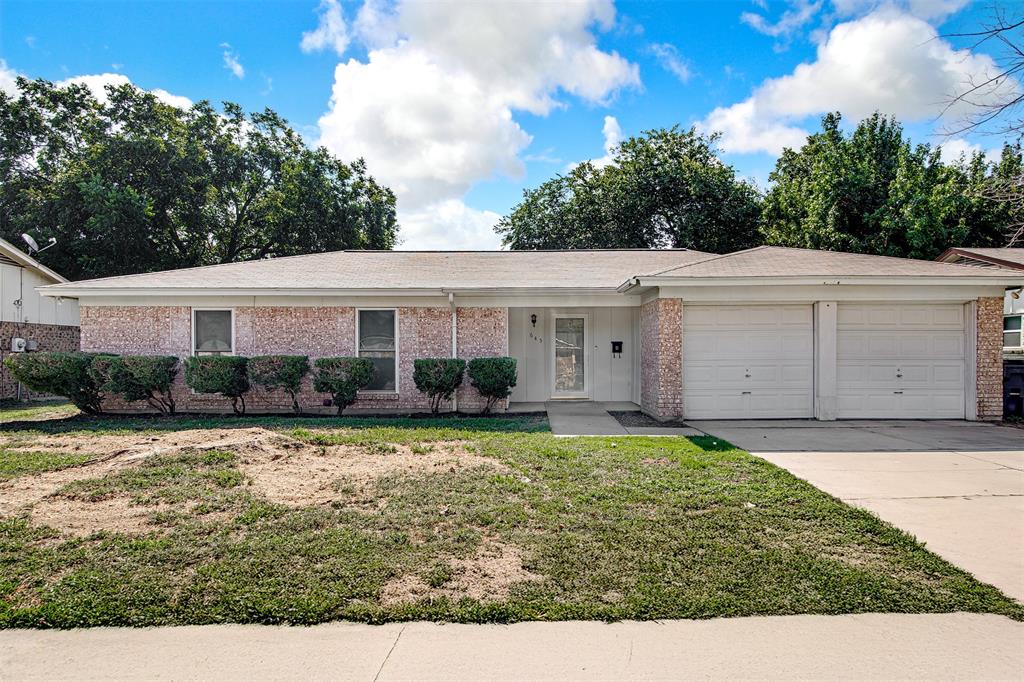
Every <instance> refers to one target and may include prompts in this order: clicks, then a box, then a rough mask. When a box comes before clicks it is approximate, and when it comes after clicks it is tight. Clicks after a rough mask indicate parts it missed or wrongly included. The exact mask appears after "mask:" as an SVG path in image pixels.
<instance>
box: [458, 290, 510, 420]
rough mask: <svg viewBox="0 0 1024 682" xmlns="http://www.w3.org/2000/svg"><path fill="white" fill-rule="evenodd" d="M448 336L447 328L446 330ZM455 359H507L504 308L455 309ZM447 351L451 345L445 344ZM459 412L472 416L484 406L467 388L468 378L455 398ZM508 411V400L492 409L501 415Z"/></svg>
mask: <svg viewBox="0 0 1024 682" xmlns="http://www.w3.org/2000/svg"><path fill="white" fill-rule="evenodd" d="M448 334H449V336H450V335H451V327H448ZM456 346H457V348H458V356H459V357H460V358H462V359H463V360H466V361H467V362H468V361H469V360H472V359H473V358H493V357H502V356H507V355H508V308H459V309H458V339H457V340H456ZM448 347H449V349H450V348H451V344H450V343H449V346H448ZM456 397H457V399H458V401H459V410H460V411H464V412H473V411H476V410H479V409H481V408H483V406H484V403H486V402H487V400H486V399H485V398H483V397H482V396H481V395H480V394H479V393H477V391H476V389H474V388H473V387H472V386H470V384H469V375H468V374H467V375H466V376H465V378H464V379H463V380H462V386H461V387H460V388H459V391H458V394H457V395H456ZM506 408H508V400H503V401H501V402H499V403H498V404H497V405H495V406H494V409H495V410H497V411H501V410H504V409H506Z"/></svg>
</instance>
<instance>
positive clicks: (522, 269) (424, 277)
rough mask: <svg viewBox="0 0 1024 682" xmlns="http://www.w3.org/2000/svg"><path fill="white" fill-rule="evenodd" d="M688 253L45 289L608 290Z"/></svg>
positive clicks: (557, 254) (273, 269) (459, 262)
mask: <svg viewBox="0 0 1024 682" xmlns="http://www.w3.org/2000/svg"><path fill="white" fill-rule="evenodd" d="M710 255H711V254H707V253H703V252H701V251H690V250H687V249H665V250H647V249H632V250H631V249H624V250H573V251H334V252H330V253H317V254H309V255H304V256H289V257H284V258H270V259H265V260H257V261H247V262H242V263H227V264H224V265H210V266H206V267H198V268H187V269H182V270H168V271H165V272H153V273H146V274H141V275H123V276H119V277H105V278H101V279H91V280H84V281H81V282H72V283H70V284H67V285H59V286H51V287H45V288H44V289H42V291H44V293H47V292H49V293H52V294H53V295H59V294H60V292H61V291H63V290H73V291H75V292H83V293H93V294H103V293H104V292H114V291H117V292H119V293H120V292H123V291H124V290H131V291H138V290H164V291H167V290H173V291H175V292H178V291H181V290H186V291H195V290H217V292H218V293H225V292H226V291H227V290H230V291H239V290H246V291H247V290H264V291H265V290H275V291H285V292H288V291H310V290H361V291H366V290H406V291H407V290H456V291H457V290H465V289H471V290H477V289H491V290H494V289H608V290H610V291H614V290H615V289H616V288H617V287H618V286H619V285H620V284H621V283H622V282H624V281H625V280H627V279H628V278H630V277H632V276H634V275H637V274H639V273H642V272H653V271H656V270H663V269H665V268H668V267H672V266H676V265H681V264H684V263H689V262H692V261H695V260H701V259H704V258H707V257H708V256H710Z"/></svg>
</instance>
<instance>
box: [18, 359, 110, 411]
mask: <svg viewBox="0 0 1024 682" xmlns="http://www.w3.org/2000/svg"><path fill="white" fill-rule="evenodd" d="M95 357H97V354H96V353H78V352H73V353H62V352H52V353H50V352H44V353H17V354H13V355H11V356H10V357H8V358H7V359H6V360H5V361H4V364H5V365H6V366H7V369H9V370H10V372H11V374H13V375H14V378H15V379H17V380H18V381H20V382H21V383H23V384H25V385H26V386H28V387H29V388H30V389H31V390H33V391H37V392H39V393H52V394H53V395H59V396H63V397H65V398H67V399H68V400H70V401H71V402H72V403H73V404H74V405H75V407H77V408H78V409H80V410H81V411H82V412H85V413H86V414H99V413H100V412H102V411H103V407H102V401H103V394H102V392H101V390H100V387H99V386H98V385H97V384H96V382H95V380H94V379H93V376H92V374H90V372H89V367H90V366H91V365H92V361H93V358H95Z"/></svg>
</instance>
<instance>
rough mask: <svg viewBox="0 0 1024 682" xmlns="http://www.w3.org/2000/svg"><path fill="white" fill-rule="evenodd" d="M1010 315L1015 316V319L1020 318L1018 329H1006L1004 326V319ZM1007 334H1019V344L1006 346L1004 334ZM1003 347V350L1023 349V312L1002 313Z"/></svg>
mask: <svg viewBox="0 0 1024 682" xmlns="http://www.w3.org/2000/svg"><path fill="white" fill-rule="evenodd" d="M1011 317H1016V318H1017V319H1019V320H1020V328H1018V329H1007V328H1006V320H1007V319H1009V318H1011ZM1007 334H1019V335H1020V344H1018V345H1016V346H1007V345H1006V335H1007ZM1003 349H1004V350H1014V351H1019V350H1022V349H1024V313H1013V314H1011V315H1003Z"/></svg>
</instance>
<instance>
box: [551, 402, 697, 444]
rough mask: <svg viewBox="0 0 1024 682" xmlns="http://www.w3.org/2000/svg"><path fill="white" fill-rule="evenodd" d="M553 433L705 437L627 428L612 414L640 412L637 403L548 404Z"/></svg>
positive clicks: (682, 430)
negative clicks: (617, 411)
mask: <svg viewBox="0 0 1024 682" xmlns="http://www.w3.org/2000/svg"><path fill="white" fill-rule="evenodd" d="M544 409H545V410H547V413H548V424H550V425H551V433H553V434H554V435H556V436H702V435H704V433H703V432H702V431H698V430H697V429H690V428H678V427H677V428H668V427H657V426H655V427H651V426H623V425H622V424H620V423H619V421H618V420H617V419H616V418H615V417H613V416H611V415H610V414H609V413H608V410H610V409H611V410H615V409H621V410H627V411H628V410H631V409H638V408H637V406H636V405H635V404H633V403H602V402H591V401H582V400H550V401H548V402H546V403H544Z"/></svg>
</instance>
